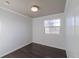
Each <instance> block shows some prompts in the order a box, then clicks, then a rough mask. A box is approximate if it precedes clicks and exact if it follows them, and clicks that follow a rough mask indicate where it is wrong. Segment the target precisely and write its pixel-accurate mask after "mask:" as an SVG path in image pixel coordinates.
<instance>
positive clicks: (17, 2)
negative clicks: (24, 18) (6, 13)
mask: <svg viewBox="0 0 79 59" xmlns="http://www.w3.org/2000/svg"><path fill="white" fill-rule="evenodd" d="M5 1H6V0H0V7H6V8H9V9H11V10H14V11H16V12H19V13H21V14H23V15H28V16H31V17H33V18H35V17H41V16H46V15H50V14H57V13H61V12H64V8H65V3H66V0H7V1H9V2H10V4H9V5H5V4H4V2H5ZM33 5H38V6H39V7H40V10H39V11H38V12H36V13H34V12H31V10H30V8H31V7H32V6H33Z"/></svg>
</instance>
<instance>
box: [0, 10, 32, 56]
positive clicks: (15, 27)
mask: <svg viewBox="0 0 79 59" xmlns="http://www.w3.org/2000/svg"><path fill="white" fill-rule="evenodd" d="M31 42H32V19H31V18H30V17H28V16H26V17H24V16H21V15H17V14H15V13H12V12H8V11H6V10H4V9H1V8H0V57H2V56H4V55H6V54H8V53H10V52H13V51H14V50H16V49H19V48H21V47H23V46H25V45H27V44H30V43H31Z"/></svg>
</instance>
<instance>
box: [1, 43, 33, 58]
mask: <svg viewBox="0 0 79 59" xmlns="http://www.w3.org/2000/svg"><path fill="white" fill-rule="evenodd" d="M31 43H32V42H31ZM31 43H27V44H25V45H21V46H19V47H17V48H15V49H14V50H11V51H9V52H7V53H5V54H2V55H1V56H0V58H1V57H3V56H5V55H8V54H10V53H12V52H14V51H16V50H18V49H21V48H23V47H24V46H27V45H29V44H31Z"/></svg>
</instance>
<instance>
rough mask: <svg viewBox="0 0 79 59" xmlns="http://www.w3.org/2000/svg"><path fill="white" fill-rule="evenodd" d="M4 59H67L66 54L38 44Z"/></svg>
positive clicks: (26, 47) (24, 48)
mask: <svg viewBox="0 0 79 59" xmlns="http://www.w3.org/2000/svg"><path fill="white" fill-rule="evenodd" d="M3 58H66V52H65V51H64V50H61V49H57V48H52V47H48V46H44V45H40V44H36V43H31V44H29V45H28V46H25V47H23V48H21V49H19V50H17V51H15V52H13V53H11V54H8V55H6V56H4V57H3Z"/></svg>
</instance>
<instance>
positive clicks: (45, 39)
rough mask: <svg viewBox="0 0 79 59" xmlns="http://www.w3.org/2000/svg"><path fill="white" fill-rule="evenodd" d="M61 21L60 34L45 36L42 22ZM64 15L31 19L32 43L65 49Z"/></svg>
mask: <svg viewBox="0 0 79 59" xmlns="http://www.w3.org/2000/svg"><path fill="white" fill-rule="evenodd" d="M53 19H61V31H60V34H45V32H44V20H53ZM64 26H65V24H64V13H60V14H56V15H49V16H44V17H39V18H34V19H33V42H35V43H39V44H43V45H47V46H51V47H56V48H60V49H65V44H64V43H65V42H64Z"/></svg>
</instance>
